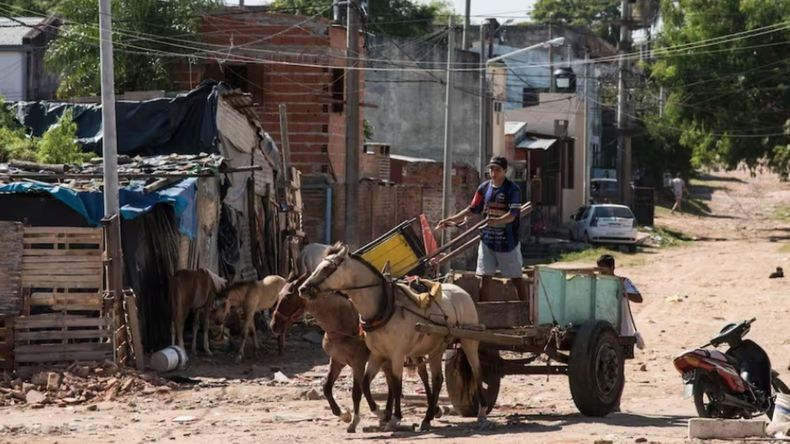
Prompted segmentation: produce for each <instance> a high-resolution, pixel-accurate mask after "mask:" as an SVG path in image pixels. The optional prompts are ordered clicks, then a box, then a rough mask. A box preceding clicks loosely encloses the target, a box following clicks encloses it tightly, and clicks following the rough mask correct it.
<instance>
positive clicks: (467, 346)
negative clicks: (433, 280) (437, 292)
mask: <svg viewBox="0 0 790 444" xmlns="http://www.w3.org/2000/svg"><path fill="white" fill-rule="evenodd" d="M298 292H299V295H300V296H302V297H304V298H307V299H308V303H310V302H309V301H317V300H319V299H322V298H325V299H326V298H334V297H335V296H334V295H335V294H336V293H338V292H344V293H346V294H347V295H348V299H349V300H350V301H351V303H352V304H353V306H354V309H355V310H356V311H357V312H359V316H360V319H362V323H363V326H364V327H366V333H365V343H366V344H367V347H368V349H369V350H370V357H369V359H368V363H367V368H366V369H365V376H364V380H363V387H364V388H367V387H369V384H370V380H371V379H372V378H373V377H374V376H375V375H376V373H378V371H379V369H381V368H384V369H385V370H389V371H388V372H385V374H386V375H387V376H388V378H387V385H388V387H389V396H388V399H387V409H386V414H385V418H384V420H385V421H387V422H388V424H387V429H390V430H392V429H395V428H396V427H397V425H398V422H399V421H400V419H401V417H402V416H401V405H400V404H401V396H402V387H403V385H402V376H403V367H404V362H405V361H406V360H407V359H409V360H420V359H422V358H423V357H425V356H427V357H428V365H429V367H430V370H431V375H432V381H431V384H430V385H431V387H433V390H432V391H431V390H428V391H427V396H428V408H427V410H426V414H425V418H424V419H423V422H422V425H421V429H423V430H427V429H429V428H430V425H431V420H432V419H434V418H435V413H436V407H437V402H438V400H439V392H440V391H441V388H442V381H443V379H444V377H443V375H442V368H441V364H442V354H443V352H444V350H445V349H446V347H447V345H448V343H449V341H450V340H451V339H450V338H445V337H442V336H438V335H425V334H422V333H420V332H418V331H417V329H416V325H417V324H418V323H420V322H422V323H433V324H440V325H446V326H450V327H455V326H461V327H463V326H467V325H477V324H478V317H477V309H476V308H475V304H474V301H473V300H472V297H471V296H469V294H468V293H467V292H465V291H464V290H463V289H462V288H460V287H458V286H456V285H452V284H442V293H441V296H440V297H437V298H436V299H434V300H432V301H431V304H430V306H428V307H422V306H419V305H418V304H416V303H415V302H414V301H412V300H411V299H410V298H409V297H407V296H406V295H405V294H403V293H402V292H401V291H400V290H399V288H398V287H397V286H394V284H393V283H391V282H389V281H388V280H387V278H386V277H385V275H383V274H382V273H380V272H379V271H378V270H376V269H375V268H373V266H372V265H370V264H369V263H367V262H366V261H364V260H363V259H362V258H360V257H359V256H357V255H355V254H353V253H350V252H349V249H348V247H347V246H342V245H338V246H336V247H333V248H332V249H330V251H329V255H328V256H326V257H325V258H324V260H323V261H322V262H321V264H320V265H319V266H318V268H316V269H315V270H314V271H313V274H312V275H310V277H308V278H307V279H306V280H305V281H304V282H303V283H302V284H301V286H300V287H299V289H298ZM460 343H461V348H462V349H463V351H464V354H465V355H466V359H467V362H468V364H469V366H470V367H471V371H472V378H473V381H474V382H473V383H472V384H470V385H469V387H467V390H469V391H470V394H472V393H475V392H476V393H478V394H479V395H480V396H479V398H478V400H479V404H478V421H479V423H480V425H481V426H486V419H485V415H486V413H487V412H486V399H485V394H484V392H483V390H482V384H481V383H482V380H481V369H480V360H479V357H478V354H477V350H478V341H475V340H471V339H460Z"/></svg>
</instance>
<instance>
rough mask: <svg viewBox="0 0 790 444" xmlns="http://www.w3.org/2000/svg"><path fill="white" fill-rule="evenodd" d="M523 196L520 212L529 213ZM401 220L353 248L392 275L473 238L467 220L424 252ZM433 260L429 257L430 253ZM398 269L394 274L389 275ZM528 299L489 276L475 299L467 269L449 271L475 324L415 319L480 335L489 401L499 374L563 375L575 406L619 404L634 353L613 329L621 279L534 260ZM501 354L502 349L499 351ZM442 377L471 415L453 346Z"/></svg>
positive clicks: (434, 330) (426, 326)
mask: <svg viewBox="0 0 790 444" xmlns="http://www.w3.org/2000/svg"><path fill="white" fill-rule="evenodd" d="M530 210H531V206H530V204H529V203H527V204H525V205H524V206H523V207H522V216H523V215H525V214H527V213H529V211H530ZM413 222H414V220H411V221H406V222H404V223H403V224H401V225H399V226H397V227H395V228H394V229H393V230H391V231H390V232H388V233H386V234H385V235H383V236H382V237H380V238H379V239H377V240H376V241H374V242H371V243H370V244H368V245H366V246H365V247H363V248H362V249H360V250H359V251H358V254H360V255H362V256H363V257H364V258H366V259H367V260H368V261H369V262H371V263H373V264H374V265H377V266H379V265H380V264H378V263H377V262H383V261H385V259H387V258H389V259H394V261H395V262H398V266H397V267H395V263H394V262H393V264H392V265H393V269H397V270H398V271H399V273H398V274H399V275H401V276H402V275H405V274H406V273H408V272H410V271H413V270H417V269H419V268H420V267H422V266H424V265H426V264H427V263H428V262H429V261H430V260H431V259H436V258H438V262H444V261H447V260H449V259H450V258H452V257H454V256H456V255H457V254H458V253H459V252H460V251H461V250H463V249H465V248H467V247H469V246H471V245H476V243H477V239H478V236H476V235H477V233H478V231H477V230H478V228H480V227H481V226H482V225H483V224H484V223H485V221H481V222H480V223H478V224H476V225H474V226H472V227H471V228H469V229H468V230H467V231H466V232H464V233H462V234H461V235H459V236H457V237H456V238H455V239H454V240H453V241H451V242H449V243H448V244H446V245H444V246H442V247H440V248H439V249H438V250H437V251H434V252H432V253H431V254H425V253H424V251H422V249H421V245H420V244H419V242H418V241H417V236H416V234H415V233H413V232H412V231H410V230H411V229H410V228H409V227H410V225H411V224H412V223H413ZM442 253H444V255H443V256H442V255H441V254H442ZM433 262H434V263H436V260H434V261H433ZM395 277H400V276H395ZM524 278H525V279H526V280H527V282H528V290H529V291H528V295H529V296H528V300H527V301H520V300H518V297H517V296H516V293H515V291H514V289H513V288H512V284H509V283H506V281H505V280H504V279H501V280H497V279H495V280H494V282H495V288H494V289H493V291H490V292H489V293H490V294H491V295H490V299H491V300H492V301H490V302H479V301H478V298H477V295H478V288H479V282H478V279H477V277H475V276H474V273H471V272H452V271H451V272H450V273H449V274H447V276H446V277H445V282H450V283H455V284H457V285H459V286H460V287H462V288H463V289H464V290H466V291H467V292H468V293H469V294H470V295H472V297H473V299H475V301H478V302H476V306H477V311H478V317H479V325H465V326H459V327H448V326H443V325H437V324H430V323H420V324H417V326H416V328H417V330H418V331H420V332H421V333H425V334H432V335H441V336H451V337H455V338H470V339H475V340H478V341H480V349H479V355H480V361H481V365H482V371H483V390H484V391H485V398H486V400H487V405H488V406H489V409H490V408H491V407H492V406H493V405H494V403H495V402H496V399H497V396H498V394H499V388H500V383H501V380H502V378H503V377H504V376H506V375H518V374H520V375H566V376H567V377H568V381H569V385H570V391H571V396H572V398H573V401H574V403H575V405H576V407H577V408H578V409H579V411H580V412H581V413H582V414H584V415H587V416H594V417H600V416H605V415H607V414H609V413H611V412H612V411H613V410H614V409H615V408H616V407H617V406H618V404H619V400H620V395H621V393H622V391H623V387H624V384H625V376H624V363H625V360H626V359H632V358H633V357H634V345H635V342H636V341H635V339H634V338H633V337H624V336H621V335H620V334H619V332H620V328H619V326H620V322H621V320H622V318H623V317H624V316H630V312H629V311H628V310H627V308H626V309H625V311H623V308H624V305H623V303H622V301H623V298H624V297H625V295H624V294H623V292H624V287H623V283H622V281H621V279H620V278H618V277H615V276H607V275H601V274H599V273H597V272H596V270H595V269H594V268H588V269H562V268H557V267H552V266H535V267H529V268H525V269H524ZM625 307H627V306H625ZM503 354H506V355H507V357H503ZM444 362H445V378H446V379H445V382H446V388H447V392H448V394H449V398H450V401H451V403H452V404H453V407H454V408H455V409H456V411H458V412H459V414H461V415H463V416H476V415H477V405H478V399H477V396H479V394H477V393H475V394H474V395H469V393H470V391H469V390H465V389H464V388H465V387H468V385H469V384H472V374H471V370H470V369H469V365H468V364H467V361H466V359H465V358H464V356H463V351H462V350H461V349H460V348H455V347H453V346H452V345H451V347H450V348H449V349H448V350H447V351H446V353H445V359H444Z"/></svg>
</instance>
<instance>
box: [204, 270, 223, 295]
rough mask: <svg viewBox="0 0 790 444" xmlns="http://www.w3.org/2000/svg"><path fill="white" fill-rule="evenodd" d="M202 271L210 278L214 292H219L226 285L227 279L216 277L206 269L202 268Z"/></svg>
mask: <svg viewBox="0 0 790 444" xmlns="http://www.w3.org/2000/svg"><path fill="white" fill-rule="evenodd" d="M203 271H205V272H206V273H207V274H208V276H209V277H210V278H211V282H213V283H214V291H216V292H217V293H219V292H221V291H222V290H223V289H224V288H225V287H226V286H227V285H228V280H227V279H225V278H222V277H220V276H218V275H217V274H215V273H214V272H213V271H211V270H209V269H208V268H204V269H203Z"/></svg>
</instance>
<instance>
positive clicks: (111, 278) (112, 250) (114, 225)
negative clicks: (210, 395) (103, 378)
mask: <svg viewBox="0 0 790 444" xmlns="http://www.w3.org/2000/svg"><path fill="white" fill-rule="evenodd" d="M99 36H100V38H101V42H100V44H99V62H100V64H101V120H102V169H103V176H104V193H103V194H104V196H103V197H104V220H103V221H102V223H103V224H105V227H106V228H105V230H104V243H105V250H106V260H107V262H106V264H107V280H106V288H105V290H108V291H109V294H110V295H111V296H112V301H113V303H112V305H113V309H112V313H113V324H114V331H115V332H118V333H116V334H114V335H113V356H114V357H115V362H116V364H121V363H122V360H124V359H125V357H126V356H125V353H124V352H123V350H124V346H123V343H124V342H127V343H128V339H129V338H127V337H126V334H125V333H124V332H125V329H123V328H122V327H123V326H124V325H125V324H126V321H125V315H124V309H123V306H124V295H123V292H122V288H123V261H122V260H123V257H122V254H121V219H120V217H121V215H120V214H119V203H118V146H117V136H116V124H115V70H114V67H113V59H112V57H113V52H112V8H111V0H99ZM134 353H135V354H138V353H142V350H134Z"/></svg>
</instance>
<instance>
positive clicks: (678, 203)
mask: <svg viewBox="0 0 790 444" xmlns="http://www.w3.org/2000/svg"><path fill="white" fill-rule="evenodd" d="M670 184H671V185H672V193H673V194H674V195H675V205H672V211H671V212H670V213H672V214H675V210H678V211H680V213H681V214H683V208H682V203H683V193H686V194H688V189H687V188H686V182H684V181H683V179H681V178H680V173H676V174H675V178H674V179H672V181H671V182H670Z"/></svg>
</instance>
